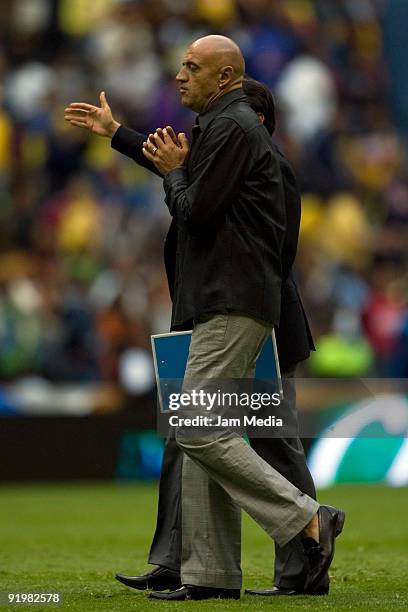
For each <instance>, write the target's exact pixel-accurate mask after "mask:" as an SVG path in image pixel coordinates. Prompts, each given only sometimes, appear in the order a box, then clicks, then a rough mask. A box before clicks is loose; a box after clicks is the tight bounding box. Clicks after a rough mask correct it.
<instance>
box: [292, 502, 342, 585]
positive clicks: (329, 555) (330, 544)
mask: <svg viewBox="0 0 408 612" xmlns="http://www.w3.org/2000/svg"><path fill="white" fill-rule="evenodd" d="M318 517H319V542H316V541H315V540H313V538H303V540H302V542H303V547H304V551H305V554H306V556H307V558H308V560H309V568H310V569H309V575H308V578H307V580H306V584H305V593H308V594H322V595H323V594H324V593H318V592H316V591H317V590H319V587H320V585H321V583H322V580H323V577H324V575H325V574H326V572H327V571H328V569H329V567H330V564H331V562H332V560H333V557H334V542H335V538H336V536H338V535H339V534H340V533H341V532H342V530H343V525H344V519H345V513H344V512H343V511H342V510H339V509H338V508H333V506H320V508H319V510H318Z"/></svg>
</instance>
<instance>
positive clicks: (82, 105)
mask: <svg viewBox="0 0 408 612" xmlns="http://www.w3.org/2000/svg"><path fill="white" fill-rule="evenodd" d="M99 100H100V103H101V105H100V106H94V105H93V104H87V103H86V102H71V104H70V105H69V106H67V108H66V109H65V116H64V119H65V121H68V123H70V124H71V125H76V126H77V127H82V128H86V129H87V130H89V131H90V132H93V133H94V134H98V135H99V136H106V137H107V138H112V136H113V135H114V133H115V132H116V130H117V129H118V127H119V126H120V123H118V122H117V121H115V119H114V118H113V115H112V111H111V109H110V106H109V104H108V102H107V101H106V96H105V92H104V91H102V92H101V93H100V95H99Z"/></svg>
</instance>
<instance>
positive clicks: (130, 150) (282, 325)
mask: <svg viewBox="0 0 408 612" xmlns="http://www.w3.org/2000/svg"><path fill="white" fill-rule="evenodd" d="M146 139H147V136H146V135H144V134H140V133H138V132H136V131H134V130H131V129H129V128H127V127H125V126H121V127H120V128H119V129H118V131H117V132H116V134H115V135H114V137H113V139H112V147H113V148H114V149H116V150H117V151H119V152H120V153H123V154H124V155H126V156H127V157H130V158H131V159H133V160H134V161H135V162H136V163H137V164H139V165H141V166H143V167H145V168H146V169H148V170H150V171H152V172H154V173H155V174H156V175H158V176H161V175H160V173H159V172H158V170H157V169H156V167H155V166H154V164H152V163H151V162H149V161H148V160H147V159H146V158H145V157H144V155H143V153H142V143H143V141H145V140H146ZM278 156H279V162H280V168H281V174H282V179H283V186H284V191H285V208H286V219H287V230H286V235H285V239H284V243H283V252H282V276H283V281H284V282H283V285H282V292H281V316H280V322H279V327H278V328H277V329H276V340H277V346H278V353H279V359H280V365H281V370H282V372H285V371H286V370H287V369H289V367H290V366H292V365H294V364H296V363H298V362H300V361H303V360H304V359H307V357H308V356H309V354H310V351H311V350H314V344H313V339H312V335H311V332H310V328H309V324H308V321H307V317H306V314H305V312H304V309H303V305H302V301H301V298H300V296H299V293H298V290H297V286H296V283H295V281H294V278H293V274H292V266H293V263H294V260H295V256H296V249H297V243H298V237H299V225H300V213H301V201H300V194H299V190H298V187H297V183H296V178H295V175H294V173H293V170H292V168H291V166H290V165H289V163H288V161H287V160H286V159H285V158H284V156H283V155H282V154H281V153H280V152H279V151H278ZM176 250H177V225H176V222H175V221H174V219H173V220H172V222H171V225H170V228H169V231H168V233H167V236H166V240H165V245H164V262H165V267H166V274H167V280H168V285H169V291H170V295H171V297H172V298H173V295H174V281H175V258H176ZM185 329H191V326H186V327H185Z"/></svg>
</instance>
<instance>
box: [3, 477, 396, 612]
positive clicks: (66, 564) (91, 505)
mask: <svg viewBox="0 0 408 612" xmlns="http://www.w3.org/2000/svg"><path fill="white" fill-rule="evenodd" d="M156 492H157V489H156V486H155V485H133V484H132V485H121V486H119V485H109V484H108V485H107V484H93V485H79V486H78V485H62V484H60V485H55V486H48V485H41V486H31V485H30V486H3V487H1V488H0V496H1V504H0V561H1V565H0V591H3V592H4V591H7V590H11V591H13V592H16V591H20V592H25V593H27V592H31V593H32V592H35V593H37V592H47V593H49V592H60V593H61V594H62V597H63V603H62V604H61V605H60V606H58V607H53V606H51V605H41V604H35V605H34V604H32V605H31V606H30V607H29V606H27V605H11V606H10V605H4V606H0V612H1V610H10V611H12V610H14V611H15V610H17V609H21V608H23V609H28V608H29V609H31V610H45V611H47V610H51V609H53V610H72V611H78V612H93V611H96V610H98V611H99V610H101V611H105V610H115V611H120V612H125V611H126V612H127V611H131V610H142V611H144V610H148V611H149V610H158V609H160V608H161V609H162V608H163V607H165V608H166V609H169V608H172V609H178V608H179V609H185V610H203V611H206V610H233V609H244V610H264V609H265V610H266V609H269V608H271V609H272V608H273V609H274V610H285V611H286V610H320V609H322V610H326V609H328V610H335V611H336V612H337V611H341V610H362V609H364V610H366V611H371V610H384V611H386V610H387V611H388V610H397V609H398V610H402V609H405V610H407V609H408V526H407V519H408V489H388V488H384V487H380V486H368V487H361V486H347V487H346V486H339V487H336V488H334V489H331V490H327V491H324V492H321V493H320V495H319V499H320V501H321V502H327V503H329V502H330V503H333V504H335V505H339V506H341V507H342V508H344V509H345V510H346V512H347V518H346V525H345V529H344V533H343V534H342V535H341V536H340V538H339V539H338V541H337V544H338V546H337V554H336V557H335V560H334V563H333V565H332V568H331V572H330V573H331V591H330V595H329V596H328V597H292V598H279V599H268V598H264V597H262V598H255V599H254V598H253V597H250V596H248V595H246V596H243V597H242V598H241V600H240V601H238V602H228V601H207V602H185V603H178V604H177V603H161V602H157V601H151V600H150V601H149V600H148V599H147V598H146V593H145V592H136V591H133V590H131V589H128V588H126V587H124V586H122V585H120V584H119V583H118V582H116V581H115V580H113V575H114V574H115V572H116V571H124V572H128V573H133V572H142V571H143V570H144V569H145V568H146V561H145V559H146V552H147V549H148V545H149V542H150V537H151V534H152V529H153V525H154V522H155V512H156ZM243 534H244V535H243V554H242V557H243V564H242V565H243V571H244V586H267V585H270V584H271V573H272V559H273V546H272V543H271V542H270V540H269V539H268V538H267V537H266V536H265V535H264V533H263V532H262V531H261V530H260V529H259V527H257V525H255V524H254V523H253V522H252V521H251V520H250V519H249V518H248V517H245V520H244V529H243Z"/></svg>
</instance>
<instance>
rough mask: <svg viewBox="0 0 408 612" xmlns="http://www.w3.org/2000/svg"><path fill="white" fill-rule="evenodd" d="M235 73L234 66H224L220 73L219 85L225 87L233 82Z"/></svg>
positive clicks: (221, 87)
mask: <svg viewBox="0 0 408 612" xmlns="http://www.w3.org/2000/svg"><path fill="white" fill-rule="evenodd" d="M233 74H234V69H233V67H232V66H224V68H221V70H220V74H219V77H218V87H219V88H220V89H224V87H226V86H227V85H229V83H231V81H232V78H233Z"/></svg>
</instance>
